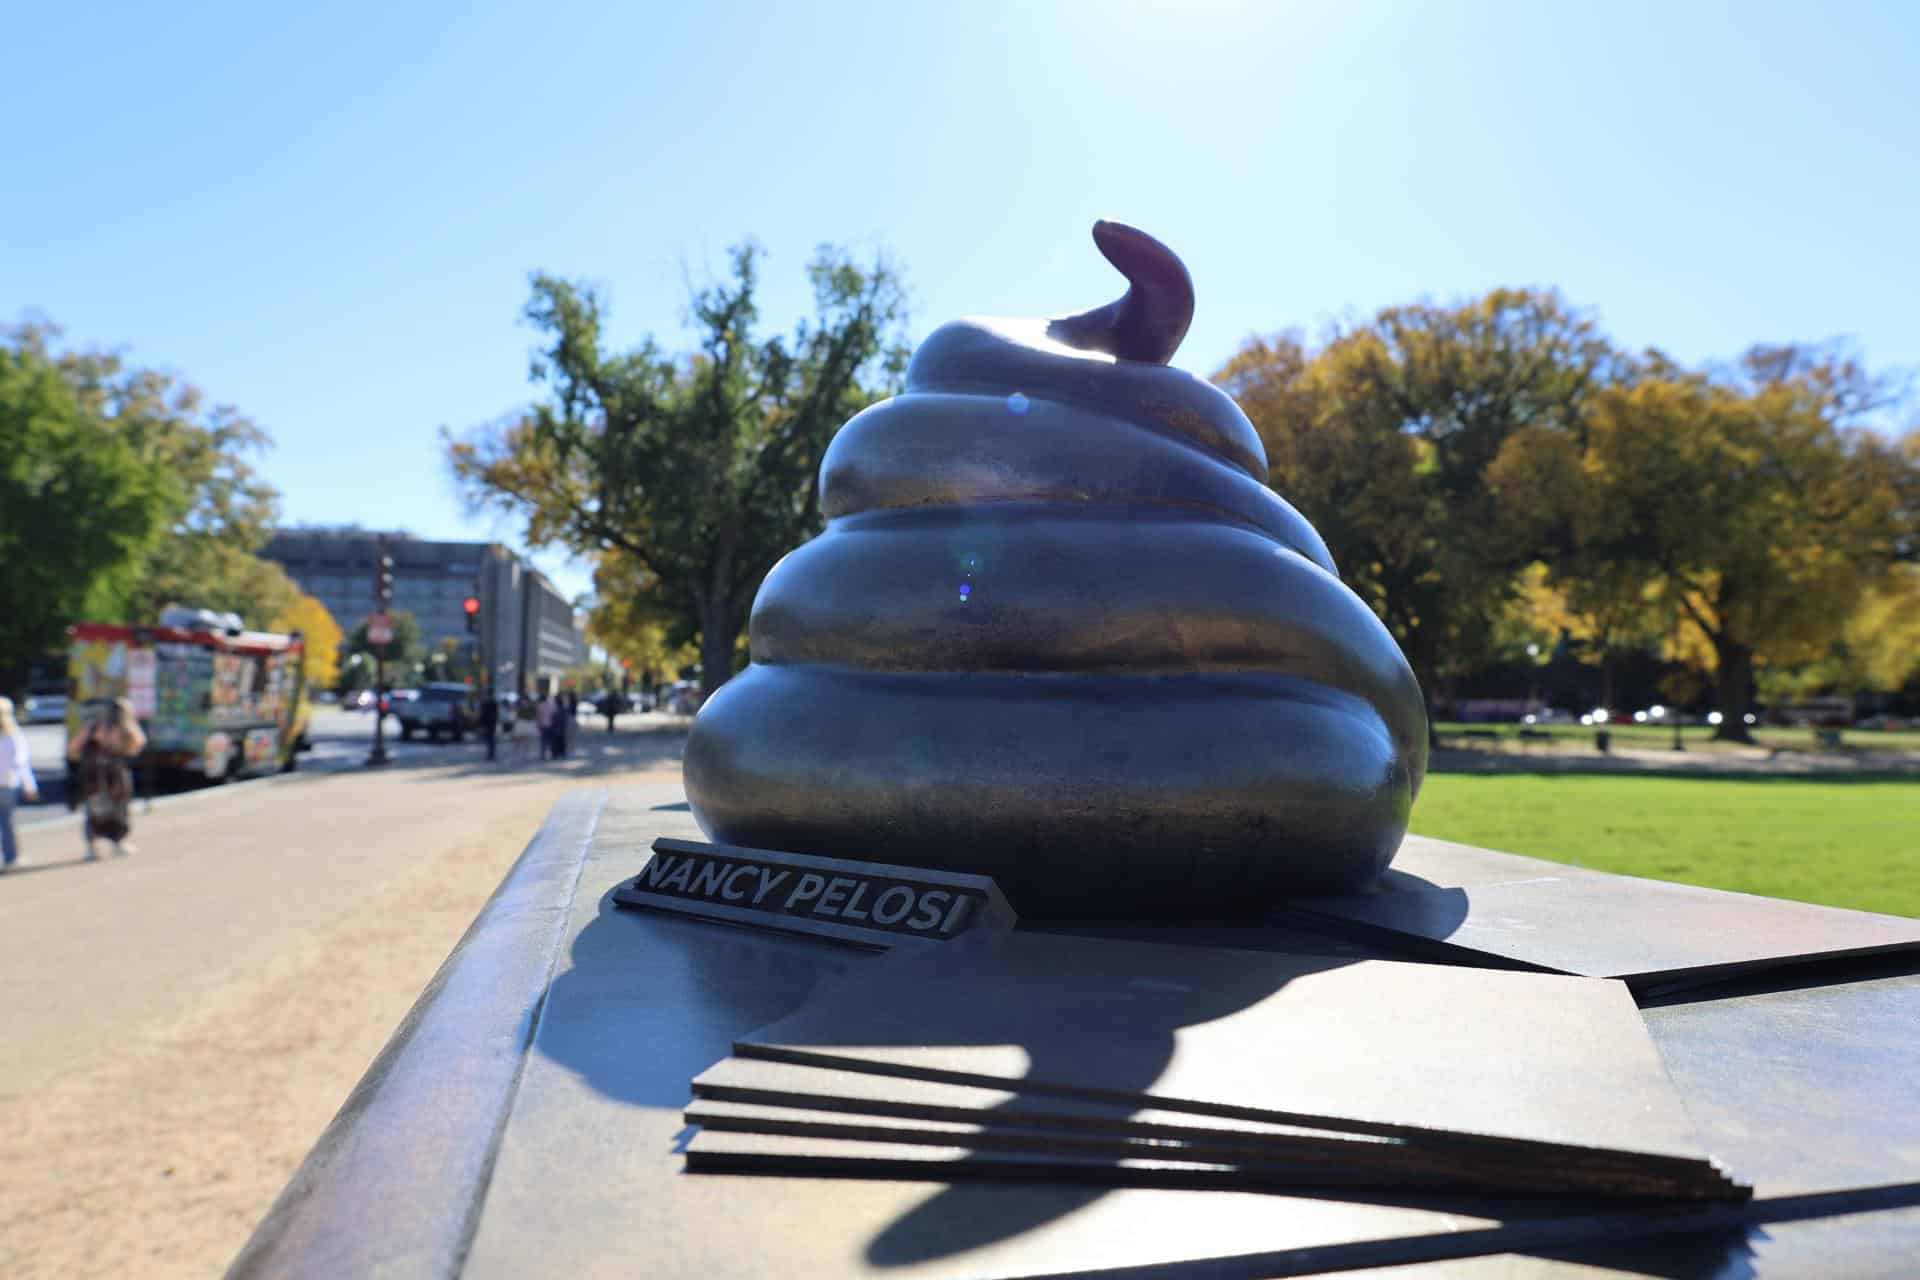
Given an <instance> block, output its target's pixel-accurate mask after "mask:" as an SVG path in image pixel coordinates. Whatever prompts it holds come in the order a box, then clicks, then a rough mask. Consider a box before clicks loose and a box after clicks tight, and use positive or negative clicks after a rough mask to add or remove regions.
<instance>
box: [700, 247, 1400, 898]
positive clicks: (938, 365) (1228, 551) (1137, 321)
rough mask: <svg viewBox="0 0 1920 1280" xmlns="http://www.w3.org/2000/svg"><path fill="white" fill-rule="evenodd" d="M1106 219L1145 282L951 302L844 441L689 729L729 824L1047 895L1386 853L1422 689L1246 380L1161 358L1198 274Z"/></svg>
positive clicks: (836, 444) (1323, 867) (1292, 881)
mask: <svg viewBox="0 0 1920 1280" xmlns="http://www.w3.org/2000/svg"><path fill="white" fill-rule="evenodd" d="M1094 241H1095V243H1096V244H1097V245H1099V247H1100V249H1101V251H1102V252H1103V253H1104V254H1105V255H1106V257H1107V260H1108V261H1109V262H1111V263H1112V264H1113V265H1114V266H1115V267H1117V268H1118V269H1119V270H1120V271H1121V273H1122V274H1124V275H1125V276H1126V277H1127V281H1128V288H1127V291H1126V293H1125V294H1124V296H1122V297H1121V298H1119V299H1118V300H1116V301H1114V302H1112V303H1109V304H1107V305H1106V306H1103V307H1099V308H1096V309H1094V310H1092V311H1087V312H1084V313H1081V314H1079V315H1073V316H1066V317H1063V318H1060V319H1055V320H981V319H968V320H959V321H955V322H953V323H951V324H946V325H943V326H941V327H940V328H939V329H937V330H935V331H934V333H933V334H932V335H931V336H929V337H928V338H927V340H926V341H925V342H924V343H922V344H921V346H920V348H919V350H918V351H917V352H916V353H915V355H914V358H913V361H912V364H911V365H910V366H909V369H908V373H907V387H906V390H905V392H904V393H903V394H901V395H899V396H897V397H895V398H894V399H891V400H886V401H883V402H881V403H879V404H876V405H874V406H872V407H871V408H869V409H867V410H865V411H864V412H862V413H860V414H858V415H857V416H856V417H855V418H854V419H853V420H852V421H851V422H849V423H848V424H847V425H846V426H845V427H843V428H842V429H841V430H840V432H839V433H838V434H837V435H836V436H835V437H834V440H833V443H832V445H831V446H830V447H829V449H828V451H827V454H826V457H825V459H824V460H823V461H822V464H821V470H820V484H821V506H822V509H823V511H824V512H825V514H826V515H827V517H828V527H827V531H826V532H825V533H824V534H823V535H822V536H820V537H818V538H816V539H814V540H813V541H812V542H809V543H807V544H806V545H805V546H803V547H800V548H799V549H797V550H796V551H794V552H793V553H792V554H791V555H789V556H788V557H787V558H786V559H784V560H782V561H781V562H780V564H779V565H777V566H776V567H775V568H774V570H773V572H771V573H770V574H768V576H767V579H766V581H765V582H764V583H763V584H762V585H761V588H760V591H759V594H758V596H757V597H756V598H755V601H754V607H753V615H752V619H751V622H750V640H751V645H752V652H753V663H752V665H751V666H750V667H749V668H748V669H747V671H746V672H744V673H743V674H742V675H740V676H738V677H736V678H735V679H734V680H732V681H731V682H729V683H728V684H727V685H725V686H724V687H722V688H721V689H720V690H719V691H718V692H717V693H716V694H715V695H714V697H713V698H712V699H711V700H710V701H709V702H708V704H707V706H706V707H705V708H703V709H702V711H701V713H700V716H699V718H698V719H697V720H696V721H695V724H694V728H693V733H692V736H691V738H690V739H689V741H688V745H687V754H686V762H685V770H686V782H687V795H688V798H689V800H690V801H691V802H692V804H693V808H694V813H695V816H696V817H697V818H698V819H699V820H700V822H701V825H702V826H703V827H704V828H705V829H706V830H707V831H708V832H709V833H710V834H712V835H713V836H714V837H715V838H716V839H719V840H722V841H725V842H727V843H732V844H740V845H749V846H754V845H757V846H760V847H766V848H777V849H787V850H791V851H795V852H801V853H818V854H825V855H829V856H835V857H849V858H872V859H875V860H878V861H889V862H898V863H908V864H913V865H920V866H928V867H937V868H945V869H948V870H955V871H968V872H973V873H978V874H987V875H992V876H995V877H996V878H997V879H998V880H999V881H1000V884H1001V887H1002V889H1003V890H1004V891H1005V892H1006V893H1007V896H1008V898H1009V900H1010V901H1011V902H1012V903H1013V904H1014V906H1015V908H1016V909H1017V910H1019V911H1020V912H1022V913H1023V914H1027V913H1031V914H1039V915H1045V914H1056V913H1058V914H1085V913H1090V912H1091V913H1098V912H1117V913H1120V914H1149V915H1168V914H1181V913H1191V912H1217V911H1222V910H1248V909H1258V907H1259V905H1260V904H1261V903H1262V902H1264V901H1267V900H1269V899H1270V898H1271V897H1272V896H1273V895H1275V894H1280V893H1290V892H1304V891H1310V890H1327V889H1338V888H1353V887H1356V886H1358V885H1361V884H1364V883H1365V882H1366V881H1367V880H1368V879H1369V878H1371V877H1372V876H1373V875H1375V874H1377V873H1378V872H1379V871H1380V870H1381V869H1382V868H1383V867H1385V866H1386V864H1387V861H1388V860H1389V859H1390V858H1391V857H1392V855H1393V851H1394V850H1395V849H1396V848H1397V847H1398V845H1399V843H1400V839H1401V837H1402V835H1403V834H1404V833H1405V831H1406V824H1407V817H1408V812H1409V808H1410V806H1411V804H1412V801H1413V796H1414V794H1415V793H1416V792H1417V791H1418V789H1419V786H1420V782H1421V778H1422V776H1423V775H1424V773H1425V769H1426V719H1425V709H1424V705H1423V701H1422V698H1421V695H1420V689H1419V685H1418V683H1417V682H1416V681H1415V680H1414V678H1413V673H1412V671H1411V670H1410V669H1409V668H1408V666H1407V663H1406V659H1405V658H1404V657H1403V656H1402V655H1401V653H1400V651H1399V648H1398V646H1396V645H1395V644H1394V642H1393V638H1392V636H1391V635H1389V634H1388V632H1387V630H1386V628H1385V627H1384V626H1382V625H1381V623H1380V620H1379V619H1378V618H1377V617H1376V616H1375V615H1374V613H1373V611H1372V610H1371V609H1369V608H1368V607H1367V606H1366V604H1365V603H1364V602H1362V601H1361V600H1360V598H1359V597H1358V596H1356V595H1354V593H1353V592H1352V591H1351V590H1349V589H1348V588H1347V587H1346V586H1345V585H1344V584H1343V583H1342V582H1341V581H1340V579H1339V575H1338V574H1337V572H1336V571H1335V566H1334V563H1333V560H1332V557H1331V556H1329V555H1328V553H1327V548H1326V544H1325V543H1324V542H1322V541H1321V538H1320V535H1319V534H1318V533H1317V532H1315V530H1314V528H1313V526H1312V525H1311V524H1309V523H1308V521H1307V520H1306V519H1305V518H1304V517H1302V516H1301V515H1300V513H1299V512H1298V511H1295V510H1294V509H1293V507H1292V506H1290V505H1289V504H1288V503H1287V502H1286V501H1285V500H1284V499H1282V498H1281V497H1280V496H1279V495H1277V494H1276V493H1274V492H1273V490H1272V489H1270V488H1268V487H1267V484H1266V476H1267V461H1266V455H1265V451H1264V450H1263V449H1262V447H1261V444H1260V438H1259V435H1258V434H1257V433H1256V432H1255V430H1254V429H1253V425H1252V424H1251V423H1250V422H1248V421H1247V418H1246V416H1245V415H1244V414H1243V413H1241V412H1240V409H1239V406H1237V405H1235V404H1234V402H1233V400H1232V399H1231V398H1230V397H1229V396H1227V395H1225V394H1224V393H1223V392H1221V391H1220V390H1219V389H1218V388H1216V387H1214V386H1212V385H1211V384H1209V383H1207V382H1206V381H1204V380H1202V379H1199V378H1196V377H1194V376H1192V375H1191V374H1188V373H1184V372H1182V371H1180V370H1177V369H1173V368H1170V367H1168V366H1167V365H1166V363H1165V361H1166V360H1168V359H1169V358H1171V356H1172V355H1173V353H1174V351H1175V350H1176V349H1177V348H1178V347H1179V344H1180V341H1181V339H1182V338H1183V337H1184V336H1185V334H1186V330H1187V326H1188V324H1189V323H1190V321H1191V320H1192V317H1193V286H1192V283H1191V281H1190V280H1189V278H1188V275H1187V271H1186V268H1185V267H1184V266H1183V265H1181V263H1180V260H1179V259H1178V258H1176V257H1175V256H1174V255H1173V253H1172V252H1171V251H1169V250H1168V249H1167V248H1166V247H1165V246H1164V245H1162V244H1160V243H1159V242H1158V241H1156V240H1154V239H1153V238H1152V237H1150V236H1148V235H1145V234H1144V233H1142V232H1139V231H1136V230H1134V229H1133V228H1131V227H1126V226H1123V225H1121V224H1119V223H1113V222H1102V223H1099V224H1097V225H1096V226H1095V228H1094ZM1196 867H1204V868H1206V869H1207V870H1206V873H1205V874H1195V868H1196ZM1096 871H1097V872H1098V874H1096V875H1090V874H1089V873H1090V872H1096Z"/></svg>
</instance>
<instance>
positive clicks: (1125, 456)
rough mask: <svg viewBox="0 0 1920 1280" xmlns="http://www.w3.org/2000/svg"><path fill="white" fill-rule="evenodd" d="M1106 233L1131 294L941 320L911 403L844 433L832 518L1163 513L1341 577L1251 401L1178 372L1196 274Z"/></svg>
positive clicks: (916, 375) (825, 491) (1156, 247)
mask: <svg viewBox="0 0 1920 1280" xmlns="http://www.w3.org/2000/svg"><path fill="white" fill-rule="evenodd" d="M1093 238H1094V243H1095V244H1097V245H1098V246H1099V247H1100V250H1101V252H1102V253H1104V254H1105V255H1106V257H1107V260H1108V261H1109V262H1111V263H1112V264H1113V265H1114V266H1115V267H1117V268H1118V269H1119V270H1120V271H1121V272H1122V273H1123V274H1124V275H1125V276H1126V277H1127V280H1128V287H1127V291H1126V293H1125V294H1124V295H1122V296H1121V297H1120V298H1118V299H1116V300H1115V301H1113V302H1110V303H1108V304H1106V305H1105V306H1102V307H1096V308H1094V309H1093V310H1091V311H1084V312H1081V313H1079V314H1077V315H1071V316H1065V317H1061V318H1059V319H1054V320H1033V319H996V318H979V317H970V318H967V319H963V320H955V321H952V322H950V323H948V324H944V325H942V326H940V328H938V329H936V330H935V331H934V332H933V333H932V334H931V335H930V336H929V337H928V338H927V340H926V341H925V342H923V343H922V344H921V345H920V347H919V349H918V350H917V351H916V352H915V353H914V357H913V362H912V364H911V365H909V366H908V369H907V390H906V394H905V395H903V396H900V397H898V398H896V399H893V400H888V401H884V402H882V403H881V404H878V405H875V406H874V407H873V408H871V409H869V410H867V411H866V412H865V413H863V414H861V415H859V416H858V417H856V418H854V420H853V421H852V422H850V423H848V424H847V426H846V427H845V428H844V429H843V430H842V431H841V432H840V434H839V435H838V436H836V437H835V440H834V444H833V446H832V448H830V449H829V451H828V453H827V457H826V460H825V463H824V465H823V466H822V468H821V505H822V509H823V510H824V511H825V512H826V514H827V515H828V517H830V518H832V517H839V516H848V515H857V514H860V513H862V512H869V511H876V510H890V509H899V508H907V507H917V506H927V505H953V504H963V503H971V502H992V501H1003V502H1004V501H1027V502H1070V503H1100V502H1104V501H1122V502H1127V503H1134V504H1157V505H1165V506H1170V507H1178V508H1184V509H1186V510H1188V511H1189V512H1199V511H1210V512H1211V513H1212V514H1215V515H1217V516H1220V517H1222V518H1225V519H1229V520H1232V521H1235V522H1238V523H1243V524H1247V525H1251V526H1252V527H1254V528H1256V529H1260V530H1263V531H1264V532H1266V533H1268V534H1269V535H1270V536H1272V537H1274V538H1276V539H1278V540H1279V541H1280V542H1281V543H1282V544H1283V545H1285V546H1287V547H1289V548H1290V549H1292V550H1294V551H1297V552H1299V553H1300V554H1301V555H1303V556H1305V557H1306V558H1307V559H1309V560H1311V561H1313V562H1314V563H1316V564H1318V565H1320V566H1321V567H1322V568H1325V569H1327V570H1329V571H1332V570H1333V560H1332V558H1331V556H1329V555H1328V553H1327V548H1326V544H1325V543H1324V542H1323V541H1321V539H1320V535H1319V534H1318V533H1316V532H1315V531H1314V529H1313V527H1312V526H1311V525H1310V524H1308V523H1307V521H1306V520H1305V519H1304V518H1302V517H1301V515H1300V514H1299V512H1297V511H1295V510H1294V509H1293V507H1292V506H1291V505H1289V504H1288V503H1287V502H1285V501H1284V500H1282V499H1281V498H1279V497H1278V496H1277V495H1276V494H1274V493H1273V491H1272V490H1270V489H1268V488H1267V487H1266V485H1265V483H1264V482H1265V481H1266V478H1267V455H1266V450H1265V449H1264V448H1262V447H1261V444H1260V436H1259V434H1258V433H1257V432H1256V431H1255V430H1254V428H1253V424H1252V423H1250V422H1248V421H1247V417H1246V415H1245V414H1244V413H1242V412H1241V411H1240V407H1239V406H1238V405H1236V404H1235V403H1234V402H1233V399H1232V398H1231V397H1230V396H1228V395H1227V394H1226V393H1225V392H1223V391H1221V390H1220V389H1219V388H1218V387H1215V386H1214V385H1213V384H1212V383H1210V382H1207V381H1205V380H1204V379H1201V378H1196V377H1194V376H1193V375H1192V374H1190V373H1186V372H1185V371H1183V370H1179V369H1174V368H1170V367H1168V365H1167V364H1166V361H1167V360H1168V359H1170V358H1171V357H1172V355H1173V353H1174V351H1175V350H1176V349H1178V347H1179V345H1180V341H1181V339H1182V338H1184V337H1185V336H1186V332H1187V326H1188V325H1189V324H1190V323H1191V322H1192V320H1193V305H1194V300H1193V282H1192V280H1191V279H1190V278H1189V277H1188V275H1187V269H1186V267H1185V266H1184V265H1183V264H1182V263H1181V261H1180V259H1179V258H1177V257H1175V256H1174V254H1173V251H1172V250H1170V249H1168V248H1167V247H1166V246H1165V245H1163V244H1161V243H1160V242H1159V241H1158V240H1155V239H1154V238H1153V237H1152V236H1149V235H1147V234H1146V233H1145V232H1143V231H1137V230H1135V229H1134V228H1132V227H1129V226H1126V225H1125V224H1123V223H1118V222H1097V223H1095V224H1094V231H1093Z"/></svg>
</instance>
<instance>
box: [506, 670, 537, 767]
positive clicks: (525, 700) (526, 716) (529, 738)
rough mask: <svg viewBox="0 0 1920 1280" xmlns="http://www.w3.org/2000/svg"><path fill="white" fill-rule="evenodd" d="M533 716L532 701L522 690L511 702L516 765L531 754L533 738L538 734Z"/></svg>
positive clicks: (534, 713)
mask: <svg viewBox="0 0 1920 1280" xmlns="http://www.w3.org/2000/svg"><path fill="white" fill-rule="evenodd" d="M535 715H536V712H535V711H534V706H533V700H532V699H531V698H529V697H527V694H526V690H524V689H522V690H521V691H520V696H519V697H517V698H515V699H514V702H513V733H512V743H513V759H514V762H515V763H516V764H517V763H520V762H521V761H524V760H526V758H527V757H528V756H530V755H532V754H533V738H534V734H535V733H536V732H538V728H537V726H536V724H535Z"/></svg>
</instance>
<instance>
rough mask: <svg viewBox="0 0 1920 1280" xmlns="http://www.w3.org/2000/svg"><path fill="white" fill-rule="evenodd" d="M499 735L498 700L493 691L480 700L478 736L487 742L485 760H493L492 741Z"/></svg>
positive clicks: (487, 692) (488, 691) (489, 691)
mask: <svg viewBox="0 0 1920 1280" xmlns="http://www.w3.org/2000/svg"><path fill="white" fill-rule="evenodd" d="M499 733H500V699H498V698H496V697H494V696H493V690H491V689H489V690H487V691H486V693H485V696H483V697H482V698H481V699H480V736H481V737H482V738H485V739H486V740H487V759H489V760H491V759H493V749H494V740H495V738H496V737H497V736H498V735H499Z"/></svg>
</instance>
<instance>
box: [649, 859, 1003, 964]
mask: <svg viewBox="0 0 1920 1280" xmlns="http://www.w3.org/2000/svg"><path fill="white" fill-rule="evenodd" d="M613 900H614V901H615V902H616V903H618V904H620V905H621V906H627V907H647V908H651V909H653V910H656V911H675V912H679V913H680V914H682V915H690V916H700V917H702V918H703V919H707V920H718V921H724V922H725V923H727V924H737V925H745V926H748V927H750V928H757V929H771V930H774V931H776V932H780V933H799V934H806V935H809V936H811V937H818V938H832V939H834V940H835V941H838V942H849V943H853V944H855V945H857V946H862V947H871V948H876V949H885V948H888V947H896V946H900V945H901V944H903V943H905V944H909V945H910V944H914V943H929V942H947V941H950V940H952V939H954V938H958V937H960V936H961V935H963V934H968V933H978V932H981V931H983V930H985V931H995V932H998V931H1002V930H1006V929H1011V928H1012V927H1013V925H1014V914H1013V909H1012V908H1011V907H1009V906H1008V905H1007V900H1006V898H1005V897H1003V896H1002V895H1001V893H1000V889H999V887H998V886H997V885H995V884H994V882H993V879H992V877H990V876H975V875H965V874H962V873H959V872H953V871H928V870H926V869H924V868H921V867H900V866H893V865H891V864H885V863H878V862H853V861H850V860H848V859H844V858H821V857H815V856H813V855H811V854H805V853H782V852H777V851H775V850H772V849H741V848H738V847H736V846H734V845H727V844H702V843H701V842H699V841H697V840H674V839H669V838H667V837H665V836H663V837H661V838H660V839H658V840H655V841H654V842H653V856H652V857H651V858H649V859H647V865H646V866H645V867H644V868H643V869H642V870H641V872H640V874H639V875H637V876H635V877H634V878H633V879H631V880H628V881H626V882H625V883H624V884H622V885H620V886H619V887H618V888H617V889H615V890H614V891H613Z"/></svg>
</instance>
